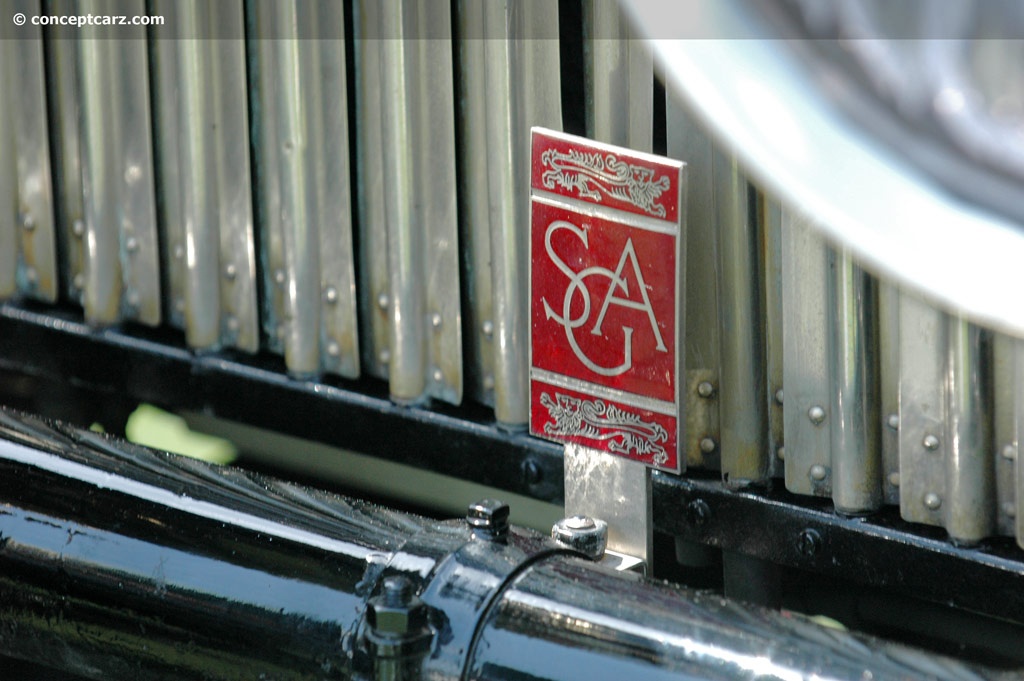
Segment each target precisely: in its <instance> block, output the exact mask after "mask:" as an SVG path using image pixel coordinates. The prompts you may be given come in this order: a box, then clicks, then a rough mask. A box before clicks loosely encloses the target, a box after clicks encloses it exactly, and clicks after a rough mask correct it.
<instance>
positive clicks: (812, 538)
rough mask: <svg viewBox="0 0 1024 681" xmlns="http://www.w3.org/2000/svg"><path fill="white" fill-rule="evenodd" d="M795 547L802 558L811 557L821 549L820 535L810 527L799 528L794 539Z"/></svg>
mask: <svg viewBox="0 0 1024 681" xmlns="http://www.w3.org/2000/svg"><path fill="white" fill-rule="evenodd" d="M796 549H797V551H799V552H800V555H801V556H803V557H804V558H813V557H814V556H815V555H817V553H818V551H819V550H820V549H821V535H820V534H818V531H817V530H812V529H811V528H807V529H804V530H801V531H800V534H799V535H798V536H797V539H796Z"/></svg>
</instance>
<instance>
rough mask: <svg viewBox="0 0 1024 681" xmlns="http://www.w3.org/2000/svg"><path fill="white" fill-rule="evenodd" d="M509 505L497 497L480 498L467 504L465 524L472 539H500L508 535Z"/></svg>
mask: <svg viewBox="0 0 1024 681" xmlns="http://www.w3.org/2000/svg"><path fill="white" fill-rule="evenodd" d="M510 512H511V509H510V508H509V505H508V504H506V503H505V502H503V501H498V500H497V499H481V500H480V501H477V502H474V503H472V504H470V505H469V509H467V511H466V524H467V525H469V529H470V530H472V533H473V538H474V539H481V540H484V541H501V540H503V539H504V538H505V537H506V536H507V535H508V516H509V513H510Z"/></svg>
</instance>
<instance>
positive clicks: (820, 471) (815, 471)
mask: <svg viewBox="0 0 1024 681" xmlns="http://www.w3.org/2000/svg"><path fill="white" fill-rule="evenodd" d="M808 472H809V474H810V476H811V479H812V480H824V479H825V478H826V477H827V476H828V471H826V470H825V467H824V466H822V465H821V464H820V463H816V464H814V465H813V466H811V470H810V471H808Z"/></svg>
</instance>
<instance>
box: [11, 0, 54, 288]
mask: <svg viewBox="0 0 1024 681" xmlns="http://www.w3.org/2000/svg"><path fill="white" fill-rule="evenodd" d="M13 4H14V6H13V7H12V9H15V10H18V11H22V12H25V13H27V14H38V13H39V7H40V5H39V2H37V1H35V0H30V1H19V2H15V3H13ZM33 33H34V34H35V35H34V36H33V37H34V38H36V39H35V40H17V41H13V44H11V45H9V46H8V47H7V48H6V49H7V50H8V51H9V54H8V55H5V56H9V57H10V58H11V60H12V61H11V64H10V65H9V66H8V67H7V68H8V72H7V77H8V78H9V79H10V82H9V85H10V90H8V91H7V92H9V93H17V94H16V95H14V96H13V97H12V101H11V104H10V105H11V106H12V107H13V112H12V113H13V119H14V146H15V152H16V153H15V156H16V158H17V176H18V182H17V186H18V206H17V215H16V218H15V219H16V222H15V225H16V226H15V229H16V230H17V232H18V238H17V241H18V243H19V247H18V249H17V251H18V254H19V258H18V259H19V263H18V267H17V283H18V289H19V290H20V291H21V292H22V293H23V294H24V295H26V296H29V297H31V298H36V299H38V300H42V301H46V302H54V301H56V299H57V243H56V241H57V239H56V232H55V224H54V207H53V188H52V179H51V175H50V143H49V131H48V126H47V108H46V80H45V73H44V70H43V45H42V42H41V41H40V40H38V38H40V37H41V36H42V29H41V28H38V27H34V30H33Z"/></svg>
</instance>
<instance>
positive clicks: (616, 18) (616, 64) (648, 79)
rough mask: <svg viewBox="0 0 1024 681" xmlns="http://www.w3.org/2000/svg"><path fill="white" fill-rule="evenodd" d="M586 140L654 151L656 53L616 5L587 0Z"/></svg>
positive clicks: (585, 7) (584, 11)
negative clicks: (632, 28)
mask: <svg viewBox="0 0 1024 681" xmlns="http://www.w3.org/2000/svg"><path fill="white" fill-rule="evenodd" d="M583 33H584V48H583V49H584V55H585V60H584V61H585V63H584V65H583V68H584V77H585V80H586V84H585V86H584V97H585V100H586V102H585V106H586V124H587V136H588V137H591V138H593V139H596V140H600V141H602V142H608V143H609V144H617V145H620V146H625V147H629V148H631V149H637V150H639V151H648V152H649V151H651V146H652V140H653V136H654V132H653V122H654V55H653V54H652V52H651V49H650V47H649V46H648V44H647V43H646V42H645V41H643V40H638V39H636V37H635V36H633V35H632V31H631V30H630V28H629V25H628V23H627V22H626V19H625V17H624V16H623V11H622V9H621V8H620V7H619V5H618V4H616V3H611V2H602V1H601V0H584V3H583Z"/></svg>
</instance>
